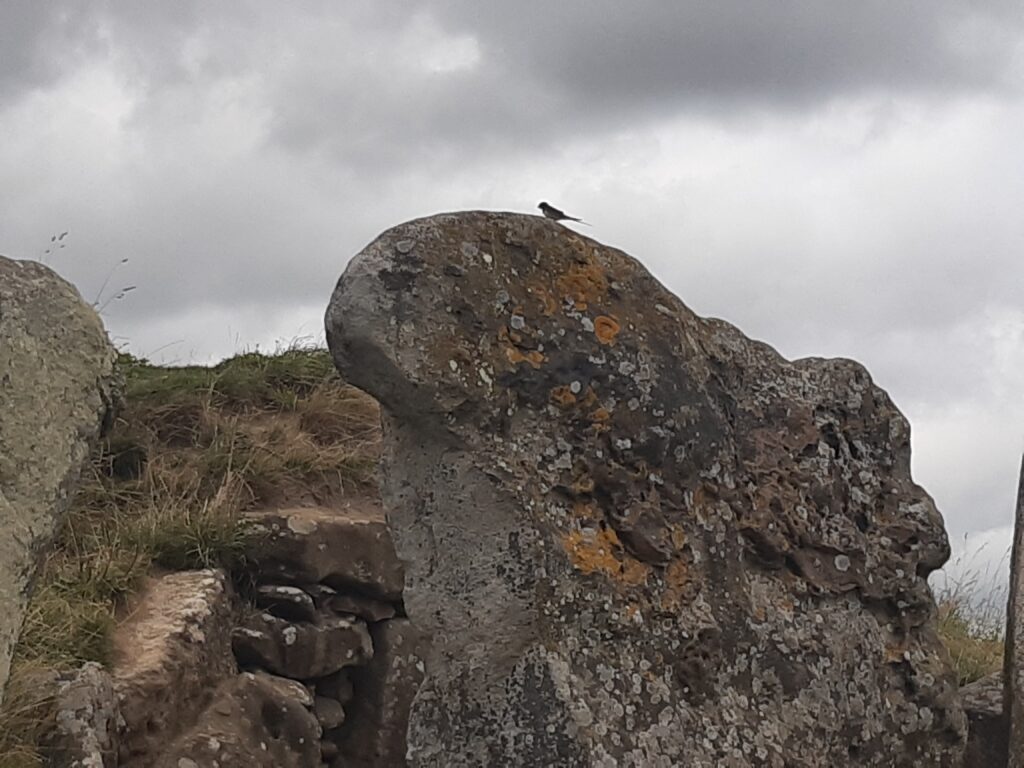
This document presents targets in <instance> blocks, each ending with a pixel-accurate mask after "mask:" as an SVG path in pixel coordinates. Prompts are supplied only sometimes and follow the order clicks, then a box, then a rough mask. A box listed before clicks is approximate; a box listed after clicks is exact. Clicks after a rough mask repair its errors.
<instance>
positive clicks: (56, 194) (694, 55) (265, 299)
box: [0, 0, 1024, 566]
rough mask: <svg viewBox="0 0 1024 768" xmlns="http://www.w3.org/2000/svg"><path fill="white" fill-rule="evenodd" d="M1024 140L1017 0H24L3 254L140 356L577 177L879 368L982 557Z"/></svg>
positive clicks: (638, 234)
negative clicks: (48, 269)
mask: <svg viewBox="0 0 1024 768" xmlns="http://www.w3.org/2000/svg"><path fill="white" fill-rule="evenodd" d="M1022 136H1024V5H1022V4H1021V3H1020V1H1019V0H1006V1H1005V2H1003V1H1002V0H985V1H978V2H972V3H966V2H962V1H961V0H919V1H917V2H912V1H902V0H900V1H897V2H893V1H892V0H859V1H858V2H856V3H848V2H847V3H844V2H831V3H826V2H821V0H803V1H797V0H776V1H775V2H771V3H767V2H761V1H760V0H747V1H743V2H741V1H740V0H716V2H714V3H708V2H681V1H675V2H667V1H666V0H658V1H655V0H633V2H629V3H624V2H621V1H619V0H573V1H570V0H547V2H543V3H541V2H534V1H532V0H530V1H528V2H516V3H489V2H480V1H479V0H447V1H445V0H436V1H433V2H431V1H429V0H427V1H424V2H417V3H412V2H388V3H384V2H379V0H367V1H365V2H362V1H359V0H347V1H346V2H344V3H338V2H328V0H320V1H317V0H307V1H305V2H293V3H281V2H269V1H267V2H256V1H250V2H232V3H210V2H201V1H200V0H175V2H167V1H166V0H132V1H131V2H113V1H112V0H111V1H108V2H99V1H97V2H81V1H76V2H60V1H58V0H51V1H49V2H40V0H0V253H3V254H6V255H8V256H12V257H18V258H40V257H45V259H46V260H47V262H48V263H50V264H51V265H52V266H54V267H55V268H56V269H58V270H59V271H60V272H62V273H63V274H64V275H66V276H67V277H69V278H70V279H72V280H73V281H74V282H75V283H76V284H77V285H78V286H79V287H80V289H81V290H82V292H83V294H84V295H85V296H86V298H87V299H89V300H90V301H92V300H98V301H99V303H100V304H105V307H104V308H103V316H104V319H105V321H106V323H107V326H108V328H109V329H110V331H111V333H112V335H113V336H114V337H115V339H116V341H117V342H118V343H119V344H121V345H123V346H126V347H127V348H128V349H130V350H131V351H132V352H134V353H136V354H139V355H144V356H148V357H151V358H153V359H156V360H162V361H168V362H181V363H185V362H192V361H201V362H206V361H211V360H216V359H220V358H222V357H224V356H226V355H229V354H231V353H234V352H236V351H239V350H242V349H251V348H254V347H256V346H257V345H258V346H259V348H261V349H272V348H273V347H274V345H275V344H277V343H278V342H281V341H284V342H287V341H288V340H291V339H295V338H300V337H309V336H313V337H318V336H320V337H322V328H321V324H322V316H323V310H324V308H325V306H326V303H327V299H328V297H329V296H330V293H331V290H332V289H333V286H334V283H335V281H336V279H337V277H338V275H339V274H340V273H341V271H342V269H343V268H344V265H345V263H346V261H347V260H348V259H349V258H350V257H351V256H352V255H354V254H355V253H357V252H358V251H359V249H360V248H362V247H363V245H365V244H366V243H367V242H369V241H370V240H371V239H373V237H375V236H376V235H377V234H378V233H379V232H381V231H382V230H384V229H386V228H387V227H389V226H391V225H393V224H397V223H399V222H401V221H404V220H406V219H409V218H413V217H417V216H422V215H426V214H430V213H434V212H437V211H443V210H453V209H467V208H489V209H501V210H515V211H527V212H534V207H535V206H536V204H537V202H538V201H539V200H541V199H546V200H549V201H551V202H553V203H554V204H556V205H558V206H560V207H562V208H564V209H566V210H568V211H569V212H571V213H575V214H576V215H581V216H583V217H584V218H586V219H587V220H588V221H590V222H591V223H592V224H593V227H592V228H590V229H587V230H586V234H588V235H592V236H593V237H596V238H597V239H599V240H602V241H603V242H606V243H609V244H612V245H616V246H618V247H621V248H623V249H624V250H626V251H628V252H629V253H631V254H633V255H634V256H636V257H638V258H640V259H641V260H642V261H643V262H644V263H645V264H646V265H647V266H648V267H649V268H650V269H651V270H652V271H653V272H654V273H655V274H657V275H658V276H659V277H660V278H661V279H662V280H663V281H664V282H665V283H667V284H668V286H669V287H670V288H671V289H672V290H674V291H675V292H676V293H677V294H678V295H679V296H680V297H681V298H682V299H683V301H685V302H686V303H687V304H688V305H689V306H690V307H692V308H693V309H694V310H696V311H697V312H699V313H701V314H705V315H714V316H718V317H722V318H725V319H727V320H729V321H731V322H733V323H735V324H736V325H738V326H739V327H740V328H741V329H742V330H743V331H744V332H746V333H747V334H748V335H750V336H753V337H755V338H759V339H763V340H765V341H768V342H769V343H771V344H772V345H774V346H775V347H777V348H778V349H779V350H780V351H781V352H782V353H783V354H785V355H787V356H789V357H797V356H804V355H825V356H832V355H837V356H847V357H852V358H855V359H857V360H859V361H861V362H862V363H864V364H865V365H866V366H867V367H868V368H869V370H870V371H871V372H872V374H873V375H874V377H875V380H876V381H877V382H878V383H879V384H880V385H881V386H883V387H884V388H885V389H887V390H888V391H889V393H890V394H891V395H892V397H893V398H894V399H895V401H896V403H897V404H898V405H899V406H900V407H901V408H902V410H903V411H904V412H905V413H906V414H907V416H908V417H909V418H910V421H911V424H912V427H913V448H914V469H915V475H916V478H917V479H918V481H919V482H921V483H922V484H923V485H924V486H925V487H926V488H927V489H928V490H929V491H930V492H931V493H932V494H933V495H934V496H935V497H936V500H937V502H938V504H939V507H940V509H942V511H943V512H944V514H945V516H946V521H947V526H948V528H949V531H950V535H951V537H952V538H953V540H954V545H955V546H957V547H958V549H962V548H963V542H962V538H963V537H964V536H965V535H968V534H969V535H970V538H969V542H971V543H970V544H969V546H968V549H970V548H971V547H973V546H977V545H979V544H982V543H984V544H985V548H984V550H983V553H982V555H981V556H980V559H979V558H975V560H974V563H975V566H977V565H978V564H979V563H981V564H982V565H984V564H986V563H987V562H989V561H991V560H996V561H998V560H999V558H1000V557H1001V556H1002V554H1003V552H1004V551H1005V549H1006V546H1007V545H1008V530H1009V525H1010V522H1011V517H1012V506H1013V499H1014V496H1015V490H1016V479H1017V468H1018V462H1019V460H1020V455H1021V451H1022V449H1024V258H1022V255H1024V146H1022ZM65 230H67V231H69V233H70V234H69V235H68V236H67V238H65V240H64V241H63V242H64V244H66V248H64V249H56V250H55V252H54V253H51V254H48V255H47V254H45V249H46V248H47V247H48V245H49V239H50V236H51V235H52V234H54V233H60V232H63V231H65ZM125 258H127V259H128V261H127V263H123V264H122V263H121V260H122V259H125ZM108 278H109V279H108ZM105 283H106V284H105ZM104 284H105V287H104ZM127 285H135V286H137V288H136V289H135V290H134V291H133V292H131V293H129V294H127V295H126V296H125V297H124V298H123V299H120V300H117V299H114V298H113V297H115V296H116V295H117V293H118V291H119V289H120V288H122V287H124V286H127ZM986 553H987V554H986Z"/></svg>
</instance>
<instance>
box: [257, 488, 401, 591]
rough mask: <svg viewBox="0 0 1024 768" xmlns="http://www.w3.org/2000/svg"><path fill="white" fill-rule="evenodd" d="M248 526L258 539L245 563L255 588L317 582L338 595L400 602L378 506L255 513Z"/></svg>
mask: <svg viewBox="0 0 1024 768" xmlns="http://www.w3.org/2000/svg"><path fill="white" fill-rule="evenodd" d="M249 520H250V522H252V524H253V526H254V531H255V532H256V533H257V534H258V535H257V536H256V537H255V538H254V541H255V542H256V543H255V544H254V546H253V547H252V550H251V551H250V552H249V553H248V560H249V562H250V567H251V568H252V570H253V572H254V573H255V575H256V576H257V578H258V579H260V581H261V582H263V583H272V584H280V583H286V584H295V585H302V584H313V583H317V582H323V583H324V584H327V585H328V586H330V587H334V588H335V589H337V590H339V591H343V590H356V591H358V592H362V593H365V594H366V595H367V596H368V597H375V598H378V599H381V600H385V601H388V600H399V599H401V596H402V565H401V563H400V562H399V561H398V558H397V557H396V555H395V548H394V546H393V545H392V543H391V535H390V533H389V532H388V527H387V523H386V522H385V521H384V512H383V510H382V509H381V507H380V503H379V502H376V501H373V500H371V499H362V500H360V501H358V502H350V503H348V504H344V505H339V506H337V507H332V508H329V509H328V508H324V507H294V508H291V509H271V510H261V511H258V512H254V513H252V514H250V515H249Z"/></svg>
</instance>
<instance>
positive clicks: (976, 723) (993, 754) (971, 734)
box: [960, 672, 1010, 768]
mask: <svg viewBox="0 0 1024 768" xmlns="http://www.w3.org/2000/svg"><path fill="white" fill-rule="evenodd" d="M960 702H961V703H962V704H963V706H964V712H965V713H966V714H967V730H968V733H967V749H966V750H964V762H963V768H1003V766H1005V765H1006V757H1007V752H1008V748H1009V743H1008V741H1009V735H1010V728H1009V721H1008V720H1007V718H1006V714H1005V713H1004V712H1003V674H1002V672H994V673H992V674H991V675H988V676H986V677H983V678H981V679H980V680H975V681H974V682H973V683H970V684H968V685H965V686H964V687H963V688H961V689H960Z"/></svg>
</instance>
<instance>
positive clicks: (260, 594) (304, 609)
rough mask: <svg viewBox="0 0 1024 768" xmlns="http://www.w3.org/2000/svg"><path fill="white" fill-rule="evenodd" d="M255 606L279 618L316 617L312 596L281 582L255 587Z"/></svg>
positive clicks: (311, 619)
mask: <svg viewBox="0 0 1024 768" xmlns="http://www.w3.org/2000/svg"><path fill="white" fill-rule="evenodd" d="M256 606H257V607H258V608H262V609H263V610H265V611H267V612H269V613H271V614H273V615H274V616H277V617H278V618H281V619H290V620H292V621H313V620H314V619H315V618H316V606H315V605H314V604H313V598H312V597H310V596H309V595H307V594H306V593H305V592H304V591H302V590H301V589H299V588H298V587H290V586H284V585H281V584H264V585H263V586H260V587H257V588H256Z"/></svg>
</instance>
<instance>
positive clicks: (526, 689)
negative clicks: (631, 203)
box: [326, 212, 965, 767]
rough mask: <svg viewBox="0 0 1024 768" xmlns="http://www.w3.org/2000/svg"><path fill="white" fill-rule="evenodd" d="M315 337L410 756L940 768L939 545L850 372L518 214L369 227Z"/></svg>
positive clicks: (953, 717)
mask: <svg viewBox="0 0 1024 768" xmlns="http://www.w3.org/2000/svg"><path fill="white" fill-rule="evenodd" d="M326 325H327V333H328V343H329V345H330V347H331V351H332V353H333V356H334V359H335V362H336V364H337V366H338V368H339V370H340V371H341V372H342V374H343V375H344V376H345V378H346V379H347V380H348V381H350V382H352V383H353V384H355V385H357V386H359V387H361V388H363V389H365V390H366V391H367V392H369V393H370V394H372V395H373V396H374V397H376V398H377V399H378V400H379V401H380V402H381V404H382V406H383V419H384V427H385V456H384V459H383V491H382V492H383V499H384V504H385V508H386V509H387V511H388V517H389V523H390V526H391V529H392V532H393V535H394V539H395V546H396V549H397V552H398V555H399V557H400V558H401V560H402V561H403V564H404V566H405V568H406V571H405V573H406V589H405V592H404V600H405V606H406V609H407V613H408V616H409V618H410V620H411V621H412V622H413V623H414V624H415V625H416V626H417V627H418V628H419V629H420V630H422V631H423V632H424V633H425V634H426V635H427V636H428V637H430V638H431V653H430V655H429V656H428V661H427V675H426V679H425V681H424V683H423V685H422V686H421V687H420V689H419V692H418V694H417V696H416V700H415V702H414V704H413V708H412V713H411V715H410V723H409V731H408V738H409V745H408V750H409V751H408V755H409V760H410V764H411V765H413V766H478V765H506V766H527V765H529V766H555V765H557V766H616V765H617V766H672V765H690V766H720V765H730V766H748V765H750V766H752V765H769V766H783V765H805V766H817V765H828V766H847V765H858V766H869V765H870V766H887V767H891V766H939V765H943V766H946V765H950V766H952V765H955V764H957V761H958V760H959V758H960V753H961V751H962V749H963V742H964V736H965V718H964V714H963V711H962V709H961V707H960V704H959V701H958V698H957V692H956V682H955V679H954V677H953V675H952V672H951V670H950V668H949V666H948V662H947V660H946V656H945V654H944V651H943V649H942V647H941V644H940V641H939V639H938V637H937V635H936V632H935V622H934V613H935V606H934V602H933V598H932V595H931V592H930V590H929V588H928V585H927V582H926V579H927V576H928V574H929V573H930V572H932V571H933V570H935V569H936V568H938V567H939V566H941V565H942V564H943V562H944V561H945V560H946V559H947V557H948V553H949V547H948V542H947V538H946V534H945V532H944V530H943V524H942V518H941V516H940V515H939V513H938V512H937V511H936V508H935V505H934V503H933V502H932V500H931V498H930V497H929V496H928V494H927V493H925V492H924V491H923V490H922V489H921V488H920V487H918V486H917V485H916V484H915V483H914V482H913V480H912V479H911V474H910V432H909V427H908V424H907V421H906V419H905V418H904V417H903V416H902V415H901V414H900V412H899V411H898V410H897V409H896V408H895V406H894V405H893V404H892V402H891V401H890V399H889V397H888V396H887V395H886V394H885V392H883V391H882V390H881V389H879V388H878V387H876V386H875V385H874V384H873V383H872V381H871V378H870V376H869V375H868V373H867V372H866V371H865V370H864V369H863V368H862V367H861V366H860V365H858V364H856V363H854V362H851V361H848V360H823V359H805V360H797V361H792V362H791V361H787V360H785V359H783V358H782V357H781V356H780V355H779V354H778V353H776V352H775V350H773V349H772V348H771V347H769V346H767V345H766V344H763V343H759V342H755V341H752V340H750V339H748V338H747V337H745V336H744V335H743V334H742V333H740V332H739V331H738V330H737V329H736V328H734V327H733V326H731V325H729V324H728V323H725V322H722V321H720V320H711V319H704V318H700V317H698V316H696V315H695V314H694V313H693V312H691V311H690V310H689V309H687V307H686V306H684V305H683V304H682V302H680V301H679V299H677V298H676V297H675V296H673V295H672V294H671V293H669V292H668V291H667V290H666V289H665V287H664V286H662V285H661V284H660V283H659V282H658V281H657V280H656V279H654V278H653V277H652V276H651V275H650V273H648V272H647V271H646V270H645V269H644V268H643V266H641V265H640V264H639V263H638V262H637V261H635V260H634V259H632V258H631V257H629V256H628V255H626V254H625V253H623V252H621V251H618V250H615V249H613V248H609V247H607V246H604V245H602V244H600V243H598V242H595V241H593V240H590V239H588V238H585V237H582V236H579V235H577V234H575V233H573V232H571V231H569V230H567V229H565V228H564V227H562V226H560V225H558V224H556V223H554V222H551V221H548V220H545V219H542V218H539V217H533V216H523V215H513V214H499V213H482V212H472V213H461V214H451V215H438V216H433V217H430V218H426V219H420V220H417V221H413V222H409V223H407V224H403V225H401V226H399V227H396V228H394V229H392V230H389V231H388V232H385V233H384V234H383V235H381V236H380V237H379V238H378V239H377V240H375V241H374V242H373V243H371V244H370V245H369V246H367V247H366V248H365V249H364V250H363V251H362V252H361V253H360V254H359V255H358V256H356V258H355V259H353V260H352V261H351V263H350V264H349V266H348V268H347V269H346V270H345V273H344V274H343V275H342V277H341V279H340V281H339V283H338V286H337V288H336V290H335V292H334V295H333V297H332V299H331V303H330V306H329V308H328V310H327V317H326Z"/></svg>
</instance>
